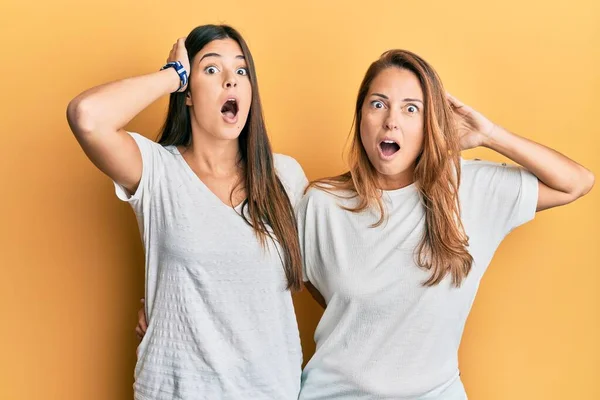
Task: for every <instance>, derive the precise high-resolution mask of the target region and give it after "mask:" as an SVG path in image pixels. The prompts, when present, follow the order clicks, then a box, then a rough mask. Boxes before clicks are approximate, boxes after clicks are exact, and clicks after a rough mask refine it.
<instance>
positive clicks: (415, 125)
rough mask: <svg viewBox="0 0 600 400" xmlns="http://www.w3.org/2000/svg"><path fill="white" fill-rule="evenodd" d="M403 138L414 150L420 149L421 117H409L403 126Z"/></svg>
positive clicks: (421, 142) (421, 140)
mask: <svg viewBox="0 0 600 400" xmlns="http://www.w3.org/2000/svg"><path fill="white" fill-rule="evenodd" d="M403 130H404V135H405V140H406V139H408V140H407V141H408V143H407V144H408V145H409V146H410V147H411V149H414V150H415V151H421V148H422V147H423V137H424V135H423V118H420V117H419V118H416V117H415V118H411V119H410V120H408V121H407V123H406V124H405V125H404V127H403Z"/></svg>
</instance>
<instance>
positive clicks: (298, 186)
mask: <svg viewBox="0 0 600 400" xmlns="http://www.w3.org/2000/svg"><path fill="white" fill-rule="evenodd" d="M274 159H275V169H276V170H277V175H278V176H279V179H280V180H281V183H282V184H283V186H284V187H285V190H286V192H287V194H288V197H289V198H290V203H292V207H294V209H296V208H297V206H298V204H299V202H300V200H301V199H302V196H303V195H304V191H305V190H306V187H307V186H308V179H307V178H306V174H304V170H303V169H302V167H301V166H300V164H299V163H298V161H296V160H295V159H294V158H292V157H290V156H286V155H283V154H275V155H274Z"/></svg>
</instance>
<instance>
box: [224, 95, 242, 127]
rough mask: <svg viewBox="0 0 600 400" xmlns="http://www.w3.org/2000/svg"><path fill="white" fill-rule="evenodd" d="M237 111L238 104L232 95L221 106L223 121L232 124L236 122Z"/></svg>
mask: <svg viewBox="0 0 600 400" xmlns="http://www.w3.org/2000/svg"><path fill="white" fill-rule="evenodd" d="M238 111H239V105H238V102H237V99H236V98H234V97H230V98H228V99H227V100H226V101H225V103H224V104H223V106H222V107H221V114H222V115H223V119H224V120H225V122H227V123H230V124H234V123H236V122H237V115H238Z"/></svg>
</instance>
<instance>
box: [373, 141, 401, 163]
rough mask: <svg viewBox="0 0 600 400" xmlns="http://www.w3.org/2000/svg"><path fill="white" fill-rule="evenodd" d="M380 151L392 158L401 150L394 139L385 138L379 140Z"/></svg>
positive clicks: (386, 156) (384, 155)
mask: <svg viewBox="0 0 600 400" xmlns="http://www.w3.org/2000/svg"><path fill="white" fill-rule="evenodd" d="M378 147H379V151H380V153H381V155H382V156H383V157H384V158H390V157H392V156H394V154H396V153H397V152H398V151H399V150H400V145H399V144H398V143H396V141H395V140H393V139H388V138H385V139H383V140H382V141H381V142H379V146H378Z"/></svg>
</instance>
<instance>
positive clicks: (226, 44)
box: [196, 38, 244, 60]
mask: <svg viewBox="0 0 600 400" xmlns="http://www.w3.org/2000/svg"><path fill="white" fill-rule="evenodd" d="M209 53H214V54H218V55H220V56H221V57H222V58H235V57H237V56H243V55H244V53H243V52H242V48H241V47H240V45H239V44H238V43H237V42H236V41H235V40H233V39H229V38H227V39H219V40H213V41H212V42H210V43H208V44H207V45H206V46H204V47H203V48H202V50H200V51H199V52H198V54H196V58H197V59H198V60H200V59H201V58H202V57H203V56H204V55H206V54H209ZM207 58H213V57H207Z"/></svg>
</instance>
